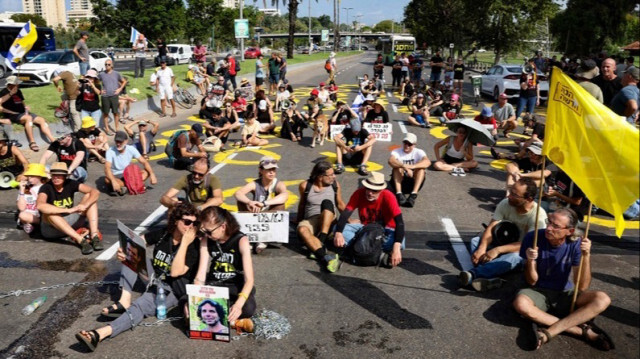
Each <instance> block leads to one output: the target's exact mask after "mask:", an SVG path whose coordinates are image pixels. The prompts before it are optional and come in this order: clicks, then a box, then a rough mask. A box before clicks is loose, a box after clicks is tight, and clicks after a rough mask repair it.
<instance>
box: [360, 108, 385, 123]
mask: <svg viewBox="0 0 640 359" xmlns="http://www.w3.org/2000/svg"><path fill="white" fill-rule="evenodd" d="M364 122H370V123H388V122H389V114H388V113H387V111H384V110H383V111H381V112H380V113H376V111H374V110H371V111H369V112H367V117H365V119H364Z"/></svg>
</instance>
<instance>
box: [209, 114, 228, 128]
mask: <svg viewBox="0 0 640 359" xmlns="http://www.w3.org/2000/svg"><path fill="white" fill-rule="evenodd" d="M207 122H209V124H210V125H211V126H213V127H216V128H222V127H224V125H226V124H227V123H228V122H229V119H228V118H226V117H224V116H219V117H218V119H217V120H214V119H207Z"/></svg>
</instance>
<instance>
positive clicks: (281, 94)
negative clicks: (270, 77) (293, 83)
mask: <svg viewBox="0 0 640 359" xmlns="http://www.w3.org/2000/svg"><path fill="white" fill-rule="evenodd" d="M289 97H291V94H290V93H289V91H287V86H286V85H285V84H284V83H281V84H280V85H278V92H277V93H276V105H275V110H276V111H280V110H282V109H283V108H282V102H283V101H286V100H288V99H289Z"/></svg>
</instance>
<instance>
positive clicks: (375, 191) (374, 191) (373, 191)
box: [365, 187, 382, 193]
mask: <svg viewBox="0 0 640 359" xmlns="http://www.w3.org/2000/svg"><path fill="white" fill-rule="evenodd" d="M365 188H366V190H367V192H371V193H378V192H380V191H382V190H381V189H377V190H374V189H371V188H367V187H365Z"/></svg>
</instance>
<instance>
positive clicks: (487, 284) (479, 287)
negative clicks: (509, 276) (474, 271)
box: [471, 278, 504, 293]
mask: <svg viewBox="0 0 640 359" xmlns="http://www.w3.org/2000/svg"><path fill="white" fill-rule="evenodd" d="M503 284H504V279H501V278H478V279H474V280H473V281H472V282H471V287H472V288H473V289H475V290H476V291H478V292H481V293H484V292H487V291H490V290H492V289H498V288H501V287H502V285H503Z"/></svg>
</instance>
